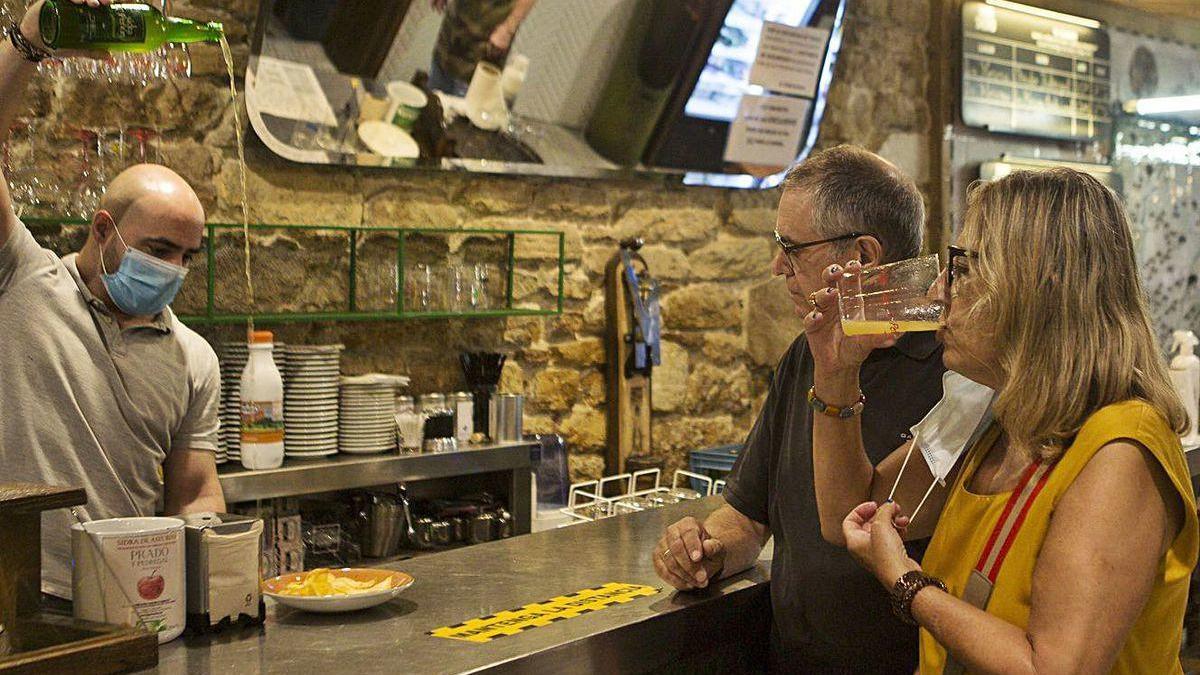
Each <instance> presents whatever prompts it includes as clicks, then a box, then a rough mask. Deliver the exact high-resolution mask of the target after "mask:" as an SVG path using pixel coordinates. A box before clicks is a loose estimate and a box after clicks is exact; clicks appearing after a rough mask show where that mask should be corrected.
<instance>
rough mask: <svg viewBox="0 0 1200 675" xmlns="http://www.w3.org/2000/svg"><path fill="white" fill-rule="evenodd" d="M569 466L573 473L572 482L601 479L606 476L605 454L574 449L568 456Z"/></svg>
mask: <svg viewBox="0 0 1200 675" xmlns="http://www.w3.org/2000/svg"><path fill="white" fill-rule="evenodd" d="M567 467H568V469H569V471H570V473H571V482H572V483H579V482H582V481H585V480H599V479H600V478H601V477H603V476H604V456H603V455H600V454H597V453H591V452H575V451H572V452H571V454H570V455H568V456H567Z"/></svg>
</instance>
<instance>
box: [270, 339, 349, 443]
mask: <svg viewBox="0 0 1200 675" xmlns="http://www.w3.org/2000/svg"><path fill="white" fill-rule="evenodd" d="M343 348H344V347H343V345H340V344H338V345H291V346H289V347H288V348H287V349H286V350H285V351H286V352H287V368H286V369H285V371H284V375H283V454H284V455H285V456H287V457H296V458H305V457H325V456H327V455H333V454H336V453H337V451H338V377H339V374H340V372H341V360H342V349H343Z"/></svg>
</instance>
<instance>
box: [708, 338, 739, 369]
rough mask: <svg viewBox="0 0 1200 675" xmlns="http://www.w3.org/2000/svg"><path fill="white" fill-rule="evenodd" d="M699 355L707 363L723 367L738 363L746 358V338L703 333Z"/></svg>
mask: <svg viewBox="0 0 1200 675" xmlns="http://www.w3.org/2000/svg"><path fill="white" fill-rule="evenodd" d="M701 345H702V346H701V353H702V354H703V355H704V358H705V359H706V360H707V361H708V362H709V363H714V364H720V365H725V364H729V363H734V362H740V361H742V360H744V359H745V358H746V356H747V352H746V349H747V348H746V337H745V336H744V335H734V334H732V333H716V332H708V333H704V338H703V342H702V343H701Z"/></svg>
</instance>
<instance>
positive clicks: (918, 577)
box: [892, 570, 946, 626]
mask: <svg viewBox="0 0 1200 675" xmlns="http://www.w3.org/2000/svg"><path fill="white" fill-rule="evenodd" d="M926 586H935V587H937V588H940V589H942V591H946V584H945V582H943V581H942V580H941V579H938V578H937V577H931V576H929V575H928V574H925V573H924V572H922V571H921V570H912V571H911V572H905V573H904V574H902V575H901V576H900V578H899V579H897V580H896V585H895V586H894V587H893V588H892V613H893V614H895V615H896V616H897V617H899V618H900V620H901V621H903V622H904V623H906V624H908V625H910V626H915V625H917V620H916V619H914V618H913V615H912V603H913V599H914V598H916V597H917V593H919V592H921V589H922V588H925V587H926Z"/></svg>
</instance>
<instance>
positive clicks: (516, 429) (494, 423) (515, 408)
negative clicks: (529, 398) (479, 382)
mask: <svg viewBox="0 0 1200 675" xmlns="http://www.w3.org/2000/svg"><path fill="white" fill-rule="evenodd" d="M524 414H525V397H524V396H522V395H520V394H494V395H492V405H491V409H490V410H489V411H488V415H489V416H490V417H491V419H490V420H489V424H488V432H489V433H488V435H489V436H491V437H492V440H493V441H496V442H497V443H503V442H509V441H520V440H521V439H522V437H523V434H524Z"/></svg>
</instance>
